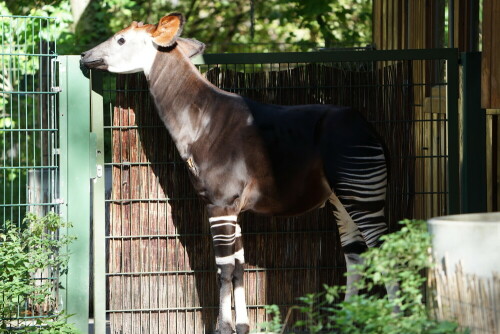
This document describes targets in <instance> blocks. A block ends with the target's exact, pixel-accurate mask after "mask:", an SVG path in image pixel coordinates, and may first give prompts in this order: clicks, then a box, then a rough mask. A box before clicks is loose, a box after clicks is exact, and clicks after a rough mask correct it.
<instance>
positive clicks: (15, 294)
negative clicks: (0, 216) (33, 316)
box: [0, 212, 74, 333]
mask: <svg viewBox="0 0 500 334" xmlns="http://www.w3.org/2000/svg"><path fill="white" fill-rule="evenodd" d="M67 227H70V225H69V224H65V223H63V222H62V221H61V218H60V217H59V215H57V214H56V213H53V212H51V213H49V214H48V215H46V216H45V217H41V218H40V217H37V216H35V215H34V214H27V215H26V218H25V219H24V220H23V224H22V227H18V226H16V225H15V224H13V223H11V222H6V223H5V228H4V229H3V230H2V231H0V295H1V298H0V333H4V332H7V331H8V332H15V333H31V332H33V331H34V328H32V327H33V326H31V325H30V326H26V327H23V328H20V329H15V330H14V329H8V328H9V324H10V320H9V319H12V318H20V317H23V316H26V314H25V313H23V312H25V311H24V310H28V309H30V310H33V309H35V310H36V309H40V310H42V309H45V311H43V313H42V314H40V315H43V316H44V317H42V318H38V320H37V326H36V327H37V330H36V332H40V333H70V332H71V333H74V331H71V328H72V327H71V326H69V325H67V324H66V322H65V321H64V320H65V317H64V315H62V314H61V313H60V311H59V310H58V305H57V301H56V300H54V295H53V293H52V292H53V291H54V289H55V288H56V287H58V286H59V282H58V281H57V277H59V276H60V275H61V274H62V273H63V272H65V271H66V270H67V264H68V254H66V253H65V249H66V247H67V245H68V244H69V243H70V242H71V241H72V240H74V238H73V237H71V236H67V235H61V234H60V233H59V231H60V230H61V229H63V228H67ZM42 276H43V277H42ZM42 305H44V307H41V306H42ZM47 305H48V306H47ZM47 308H48V309H47ZM40 312H42V311H40ZM40 328H43V329H42V330H40V331H39V330H38V329H40ZM68 329H69V330H70V331H69V332H67V331H66V330H68Z"/></svg>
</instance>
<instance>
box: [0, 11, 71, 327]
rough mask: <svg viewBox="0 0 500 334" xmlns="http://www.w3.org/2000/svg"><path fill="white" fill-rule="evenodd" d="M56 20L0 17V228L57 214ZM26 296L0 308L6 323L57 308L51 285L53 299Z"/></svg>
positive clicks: (34, 280) (37, 277)
mask: <svg viewBox="0 0 500 334" xmlns="http://www.w3.org/2000/svg"><path fill="white" fill-rule="evenodd" d="M56 24H57V23H56V22H55V20H54V19H53V18H47V17H21V16H16V17H7V16H0V147H1V154H0V231H3V230H4V229H5V227H6V222H7V221H10V222H11V223H13V224H15V225H17V226H18V227H20V228H23V226H22V223H23V219H24V217H25V215H26V213H34V214H36V215H38V216H44V215H45V214H47V213H48V212H49V211H54V212H59V204H60V200H59V183H58V182H59V169H58V166H59V155H58V154H59V152H58V147H59V130H58V118H57V112H56V94H57V93H56V91H55V90H53V89H52V87H53V79H54V77H53V76H52V75H51V74H52V73H53V72H52V64H53V61H54V59H55V57H56V55H57V54H56V52H57V50H56V44H55V40H54V36H53V35H51V31H52V30H53V28H54V27H55V25H56ZM0 270H1V269H0ZM54 274H56V273H54V272H52V271H51V270H44V271H38V272H37V273H36V274H33V275H32V277H31V279H30V281H29V282H26V284H30V285H41V284H44V282H46V281H47V280H51V281H54V283H55V286H57V285H58V283H57V282H58V280H59V277H57V275H56V276H54ZM2 296H4V294H3V293H2ZM31 297H32V296H25V297H19V300H18V301H16V303H17V304H19V305H20V306H19V307H18V308H17V310H16V311H15V312H14V313H12V312H10V311H9V312H7V313H6V311H5V310H1V311H0V317H1V318H2V319H3V321H4V323H6V324H7V326H12V327H19V326H22V325H23V324H26V323H30V324H33V323H34V322H35V320H36V319H39V318H44V317H49V316H50V315H51V314H53V313H54V312H58V311H60V310H61V309H62V303H61V302H62V301H61V299H60V295H59V291H58V290H57V289H56V291H54V300H46V301H45V302H43V303H42V304H38V305H37V304H34V303H31V302H30V298H31ZM0 298H3V297H0ZM21 299H22V300H21ZM7 302H8V301H7ZM21 305H22V306H21Z"/></svg>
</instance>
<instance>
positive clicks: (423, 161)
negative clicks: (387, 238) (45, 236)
mask: <svg viewBox="0 0 500 334" xmlns="http://www.w3.org/2000/svg"><path fill="white" fill-rule="evenodd" d="M195 62H196V63H197V64H198V66H199V68H200V71H201V72H202V73H204V75H205V76H206V77H207V78H208V79H209V80H210V81H212V82H213V83H214V84H215V85H217V86H219V87H221V88H223V89H225V90H229V91H233V92H236V93H240V94H242V95H245V96H248V97H251V98H254V99H257V100H260V101H263V102H269V103H278V104H300V103H331V104H340V105H350V106H353V107H355V108H356V109H358V110H360V111H361V112H362V113H364V114H365V115H366V117H367V118H368V119H369V120H371V121H372V122H373V123H374V124H375V126H376V127H377V128H378V130H379V132H380V133H381V135H382V136H383V137H384V138H385V140H386V143H387V145H388V147H389V151H390V152H391V159H392V162H391V171H392V176H391V180H392V181H391V186H390V188H389V193H388V198H389V204H388V217H389V220H390V224H391V228H392V229H395V228H396V221H397V220H398V219H401V218H405V217H412V218H428V217H431V216H437V215H442V214H447V213H454V212H458V211H459V210H460V209H459V207H460V203H459V202H460V199H459V189H458V185H459V170H458V168H459V132H458V92H459V87H458V54H457V51H456V50H454V49H443V50H411V51H410V50H407V51H337V52H318V53H293V54H290V53H279V54H231V55H229V54H228V55H205V56H203V57H201V58H199V59H197V60H196V61H195ZM91 75H92V92H91V101H92V102H91V103H92V116H91V119H92V125H91V129H92V132H93V135H92V137H91V138H94V139H95V140H96V142H95V143H96V147H95V152H96V156H97V159H96V167H95V177H96V178H95V180H94V199H93V207H94V215H93V217H94V218H93V222H94V225H93V245H94V281H93V283H94V317H95V328H96V333H104V332H105V330H106V326H108V330H110V331H111V333H212V332H214V331H215V330H216V328H215V324H216V317H217V307H218V305H217V303H218V301H217V293H218V290H217V287H216V282H215V272H216V270H215V266H214V261H213V257H212V254H211V252H212V251H211V237H210V233H209V230H208V226H207V225H208V224H206V223H205V221H206V214H205V211H204V208H203V206H202V204H201V202H200V201H199V200H198V199H197V197H196V196H195V194H194V192H193V190H192V188H191V185H190V183H189V180H188V176H187V172H186V170H185V167H184V165H183V163H182V161H181V159H180V158H179V157H178V155H177V152H176V150H175V147H174V145H173V143H172V141H171V140H170V138H169V136H168V134H167V133H166V130H165V129H164V127H163V125H162V124H161V121H160V120H159V118H158V117H157V116H156V113H155V111H154V107H153V104H152V102H151V100H150V97H149V93H148V92H147V84H146V83H145V81H144V79H143V76H142V75H127V76H114V75H109V74H102V73H97V72H96V73H92V74H91ZM94 158H95V156H94ZM105 178H106V181H105V180H104V179H105ZM109 179H110V180H109ZM332 219H333V216H332V214H331V212H330V210H325V209H323V210H320V211H318V212H314V213H311V214H308V215H306V216H304V217H299V218H288V219H267V218H262V217H257V216H254V215H251V214H245V215H244V216H243V217H242V228H243V234H244V243H245V248H246V256H247V258H248V261H247V264H246V268H245V282H246V285H245V286H246V295H247V300H248V309H249V315H250V321H251V326H252V328H255V326H256V325H257V324H258V323H260V322H263V321H266V314H265V311H264V305H267V304H278V305H279V306H280V308H281V310H282V312H284V314H286V312H287V309H288V308H289V307H290V306H292V305H294V304H295V303H296V302H297V301H296V298H297V297H300V296H302V295H304V294H306V293H308V292H315V291H319V290H320V289H321V286H322V284H330V285H331V284H342V283H343V282H342V280H343V276H342V274H343V271H344V266H345V265H344V263H343V259H342V256H341V252H340V247H339V246H338V245H339V243H338V240H337V239H338V235H337V231H336V226H335V224H332ZM104 296H106V298H104Z"/></svg>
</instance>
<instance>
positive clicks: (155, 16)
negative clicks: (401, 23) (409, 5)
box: [7, 0, 372, 53]
mask: <svg viewBox="0 0 500 334" xmlns="http://www.w3.org/2000/svg"><path fill="white" fill-rule="evenodd" d="M71 1H79V0H48V1H43V0H9V1H8V2H7V7H8V9H9V11H10V12H11V13H12V14H18V15H50V16H56V17H60V18H61V22H62V24H61V29H62V30H63V31H62V32H61V34H60V40H59V45H60V48H59V51H60V53H79V52H81V51H82V50H84V49H86V48H88V47H90V46H92V45H95V44H97V43H99V42H101V41H103V40H104V39H106V38H108V37H109V36H110V35H111V34H112V33H113V32H115V31H117V30H119V29H121V28H123V27H124V26H127V25H128V24H129V23H130V22H131V21H132V20H135V21H144V22H148V23H155V22H158V20H159V18H161V17H162V16H163V15H165V14H167V13H169V12H173V11H177V12H181V13H183V14H184V15H185V17H186V19H187V22H186V25H185V31H184V36H187V37H191V38H196V39H198V40H200V41H202V42H204V43H206V44H208V45H209V46H212V48H209V50H211V51H234V50H235V49H234V44H239V45H243V44H245V45H248V44H252V45H254V48H253V49H252V50H256V51H274V50H277V49H279V48H280V47H281V48H282V49H283V48H285V49H286V50H291V51H298V50H301V51H302V50H310V49H314V48H318V47H324V46H326V47H339V46H342V47H344V46H360V45H365V44H369V43H370V42H371V6H372V4H371V1H369V0H313V1H311V0H291V1H290V0H266V1H257V0H221V1H207V0H93V1H90V3H89V5H88V6H87V8H86V10H85V12H84V13H83V15H82V16H81V18H80V20H79V21H78V22H73V21H72V20H71V19H68V18H72V17H73V16H72V15H71V3H70V2H71ZM228 44H233V48H232V49H231V47H229V46H228ZM216 46H218V47H216ZM255 46H257V47H255ZM245 50H247V51H248V50H250V49H249V48H248V47H247V48H245Z"/></svg>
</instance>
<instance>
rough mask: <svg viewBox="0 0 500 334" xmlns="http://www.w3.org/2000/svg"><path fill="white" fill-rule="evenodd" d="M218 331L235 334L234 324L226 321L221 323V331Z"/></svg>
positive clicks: (222, 333) (223, 333) (220, 333)
mask: <svg viewBox="0 0 500 334" xmlns="http://www.w3.org/2000/svg"><path fill="white" fill-rule="evenodd" d="M218 333H219V334H233V333H234V329H233V326H231V324H229V323H226V324H223V323H219V332H218ZM238 333H239V332H238Z"/></svg>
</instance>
